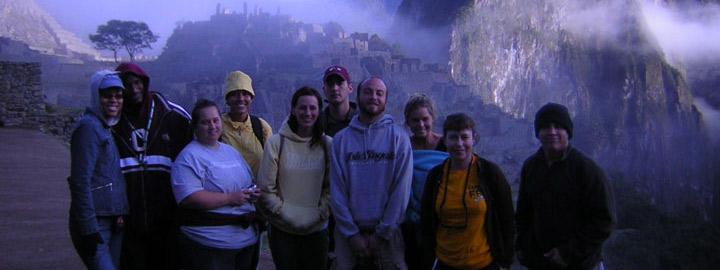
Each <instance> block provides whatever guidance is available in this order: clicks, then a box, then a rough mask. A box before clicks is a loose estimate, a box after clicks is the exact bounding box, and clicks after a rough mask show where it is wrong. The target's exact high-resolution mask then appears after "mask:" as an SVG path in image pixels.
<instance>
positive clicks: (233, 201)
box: [227, 190, 250, 206]
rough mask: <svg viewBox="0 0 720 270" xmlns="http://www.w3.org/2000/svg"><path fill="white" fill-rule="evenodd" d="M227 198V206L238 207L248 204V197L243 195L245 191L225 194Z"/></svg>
mask: <svg viewBox="0 0 720 270" xmlns="http://www.w3.org/2000/svg"><path fill="white" fill-rule="evenodd" d="M227 197H228V202H229V203H228V204H229V205H231V206H240V205H243V204H245V203H246V202H248V199H249V197H250V196H249V195H247V194H246V193H245V191H244V190H243V191H235V192H230V193H228V194H227Z"/></svg>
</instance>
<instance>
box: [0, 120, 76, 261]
mask: <svg viewBox="0 0 720 270" xmlns="http://www.w3.org/2000/svg"><path fill="white" fill-rule="evenodd" d="M69 174H70V150H69V148H68V147H66V146H65V145H64V144H63V142H62V141H60V140H59V139H56V138H54V137H51V136H48V135H45V134H42V133H40V132H39V131H34V130H24V129H8V128H0V252H1V253H2V254H3V255H2V257H3V259H1V260H0V269H82V268H83V265H82V263H81V262H80V258H79V257H77V255H76V254H75V251H74V249H73V248H72V243H71V242H70V235H69V234H68V230H67V213H68V209H69V207H70V193H69V191H68V187H67V182H66V180H65V178H66V177H67V176H68V175H69Z"/></svg>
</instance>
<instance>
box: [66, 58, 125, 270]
mask: <svg viewBox="0 0 720 270" xmlns="http://www.w3.org/2000/svg"><path fill="white" fill-rule="evenodd" d="M123 90H124V87H123V84H122V81H121V80H120V77H118V75H117V73H116V72H112V71H109V70H102V71H98V72H96V73H95V74H93V75H92V77H91V78H90V92H91V96H92V99H91V100H92V104H91V105H90V107H88V108H87V110H86V111H85V114H84V115H83V116H82V118H80V120H79V121H78V122H77V124H76V127H75V129H74V130H73V132H72V137H71V139H70V158H71V163H70V177H69V178H68V184H69V186H70V219H69V221H70V222H69V225H70V236H71V238H72V242H73V245H74V246H75V250H76V251H77V253H78V255H80V258H81V259H82V261H83V263H84V264H85V266H86V267H87V268H88V269H104V270H105V269H117V268H118V260H119V258H120V247H121V245H122V238H123V227H124V220H123V216H124V215H127V214H128V203H127V196H126V194H125V178H123V175H122V172H121V171H120V154H119V153H118V150H117V148H115V142H114V140H113V137H112V135H111V134H110V127H111V126H113V125H115V124H117V122H118V119H119V118H120V111H121V110H122V106H123Z"/></svg>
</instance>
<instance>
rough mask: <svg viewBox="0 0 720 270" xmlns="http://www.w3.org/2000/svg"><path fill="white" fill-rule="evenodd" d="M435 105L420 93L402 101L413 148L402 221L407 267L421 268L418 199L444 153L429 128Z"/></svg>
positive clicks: (442, 146)
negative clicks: (408, 191) (409, 181)
mask: <svg viewBox="0 0 720 270" xmlns="http://www.w3.org/2000/svg"><path fill="white" fill-rule="evenodd" d="M435 115H436V113H435V106H434V105H433V102H432V100H431V99H430V98H429V97H427V96H425V95H423V94H419V95H413V96H412V97H410V99H409V100H408V102H407V103H405V125H406V126H407V127H408V128H409V129H410V143H411V144H412V149H413V181H412V193H411V194H410V201H409V202H408V208H407V211H405V221H404V222H403V224H402V232H403V240H404V241H405V261H406V262H407V266H408V269H410V270H415V269H421V264H420V260H418V259H417V258H420V256H421V254H422V251H421V249H420V239H421V236H420V229H419V228H420V198H421V196H422V193H423V189H424V188H425V179H426V178H427V173H428V172H429V171H430V169H432V168H433V167H435V166H436V165H438V164H440V163H441V162H443V161H444V160H445V159H446V158H447V157H448V154H447V153H446V152H445V144H444V143H443V142H442V138H441V136H440V135H439V134H437V133H435V132H434V131H433V122H435Z"/></svg>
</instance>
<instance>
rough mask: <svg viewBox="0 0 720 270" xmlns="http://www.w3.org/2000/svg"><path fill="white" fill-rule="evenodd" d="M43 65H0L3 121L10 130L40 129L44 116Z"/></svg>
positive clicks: (14, 63) (0, 118) (5, 63)
mask: <svg viewBox="0 0 720 270" xmlns="http://www.w3.org/2000/svg"><path fill="white" fill-rule="evenodd" d="M40 75H41V72H40V64H39V63H20V62H0V122H2V123H3V125H4V126H8V127H13V126H14V127H28V128H34V127H39V125H40V118H41V117H42V115H43V114H45V101H44V100H43V93H42V85H41V84H40Z"/></svg>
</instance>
